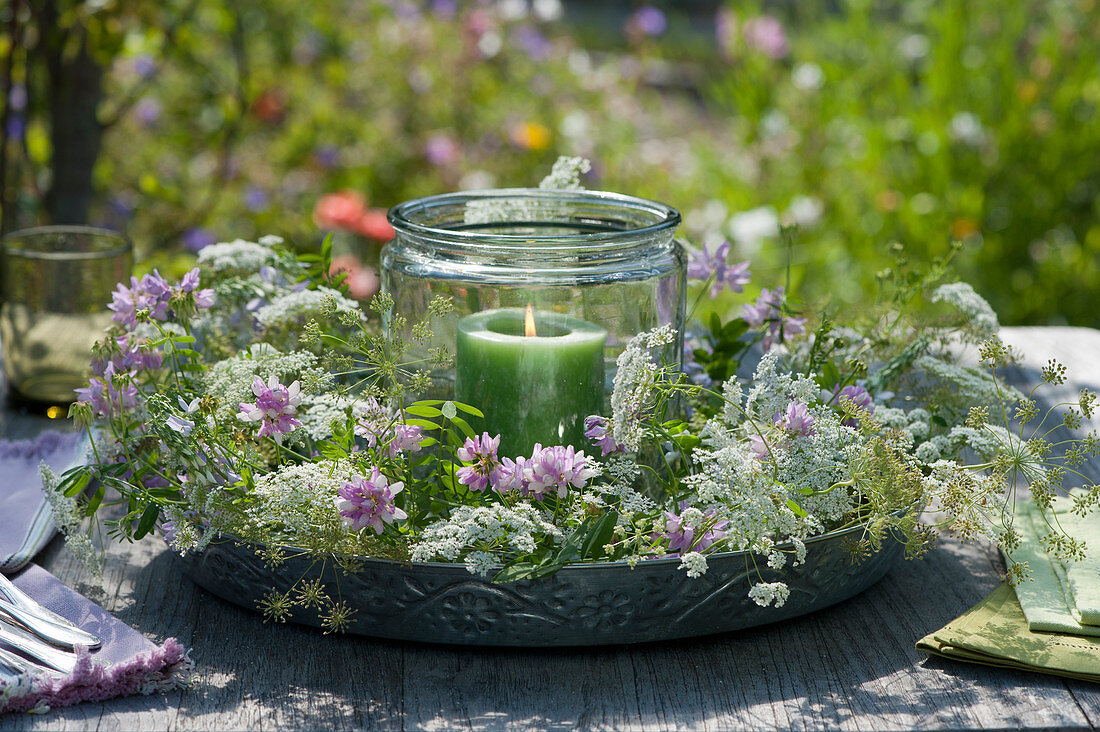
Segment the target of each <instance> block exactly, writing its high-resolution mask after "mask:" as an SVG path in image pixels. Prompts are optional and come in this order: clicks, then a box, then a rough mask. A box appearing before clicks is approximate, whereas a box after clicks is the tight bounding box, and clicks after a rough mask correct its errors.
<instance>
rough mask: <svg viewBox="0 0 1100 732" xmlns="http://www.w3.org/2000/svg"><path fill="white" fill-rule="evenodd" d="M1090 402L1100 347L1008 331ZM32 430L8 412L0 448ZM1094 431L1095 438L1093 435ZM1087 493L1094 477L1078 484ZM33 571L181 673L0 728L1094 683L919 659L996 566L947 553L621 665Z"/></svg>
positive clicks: (812, 723) (576, 709)
mask: <svg viewBox="0 0 1100 732" xmlns="http://www.w3.org/2000/svg"><path fill="white" fill-rule="evenodd" d="M1005 337H1006V340H1008V341H1009V342H1011V343H1013V344H1016V345H1018V346H1020V347H1021V348H1023V349H1025V350H1026V351H1027V352H1028V355H1029V356H1030V359H1029V361H1030V362H1031V363H1044V362H1045V361H1046V359H1047V358H1050V357H1057V358H1059V359H1061V360H1062V361H1063V362H1065V363H1066V364H1067V365H1069V366H1070V372H1071V377H1072V378H1073V379H1074V381H1073V383H1070V384H1068V385H1066V387H1064V389H1063V392H1064V393H1067V394H1070V395H1073V396H1076V392H1077V388H1079V386H1082V385H1087V386H1090V387H1091V388H1094V389H1097V390H1098V391H1100V366H1098V365H1097V364H1100V331H1094V330H1088V329H1071V328H1013V329H1006V333H1005ZM45 422H46V421H45V420H40V419H35V418H30V417H26V416H20V415H16V414H13V413H11V412H8V413H7V414H6V415H4V418H3V421H2V422H0V433H2V435H3V436H6V437H13V436H26V435H27V434H28V433H30V432H32V431H34V430H37V429H41V428H42V426H43V424H44V423H45ZM1094 426H1095V425H1094ZM1092 477H1093V479H1097V477H1098V476H1096V475H1093V476H1092ZM38 561H39V562H40V563H41V564H42V565H43V566H45V567H46V568H47V569H49V570H50V571H51V572H53V573H54V574H55V575H57V576H58V577H60V578H61V579H63V580H64V581H65V582H67V583H68V584H69V585H70V586H72V587H74V588H76V589H78V590H79V591H81V592H83V593H85V594H86V595H88V596H89V597H91V598H93V599H95V600H96V601H97V602H99V603H100V604H102V605H103V606H104V607H106V608H108V609H109V610H110V611H111V612H113V613H114V614H115V615H116V616H117V617H119V618H120V619H122V620H124V621H125V622H127V623H129V624H130V625H132V626H133V627H135V628H137V629H138V630H140V631H142V632H143V633H145V634H146V635H147V636H149V637H150V638H153V639H156V640H158V641H161V640H163V639H164V638H166V637H168V636H175V637H177V638H178V639H179V640H180V641H181V642H182V643H183V644H184V645H186V646H189V647H190V648H191V649H192V655H193V657H194V659H195V661H196V663H197V672H196V674H195V677H194V684H193V687H192V688H191V689H189V690H186V691H183V692H176V693H172V694H168V695H161V696H151V697H136V698H128V699H119V700H114V701H110V702H105V703H101V704H85V705H82V706H77V707H73V708H69V709H59V710H54V711H52V712H50V713H49V714H48V715H46V716H43V717H37V716H26V715H22V716H20V715H7V716H3V717H0V729H4V730H9V729H13V730H23V729H36V730H37V729H41V730H47V729H49V730H52V729H58V730H62V729H95V730H99V731H101V732H106V731H107V730H115V729H121V730H139V729H140V730H208V729H209V730H215V729H217V730H221V729H299V728H300V729H340V730H342V729H359V728H383V729H390V728H400V729H405V728H414V729H421V728H429V729H456V728H459V729H500V728H515V729H540V730H541V729H572V728H585V729H587V728H606V729H669V728H689V729H742V728H744V729H750V728H751V729H799V730H803V729H853V730H856V729H858V730H888V729H894V730H903V729H977V728H982V729H990V728H992V729H1017V728H1029V729H1034V728H1069V729H1095V728H1096V727H1098V726H1100V685H1093V684H1088V683H1085V682H1077V681H1068V680H1062V679H1059V678H1055V677H1050V676H1042V675H1038V674H1028V673H1022V672H1015V671H1005V670H1000V669H992V668H986V667H983V666H976V665H971V664H966V663H961V662H952V661H946V660H940V659H936V658H931V657H929V656H927V655H925V654H924V653H921V652H919V651H917V650H916V649H915V648H914V647H913V644H914V642H915V641H916V640H917V639H918V638H920V637H921V636H923V635H924V634H926V633H928V632H930V631H933V630H936V629H938V628H940V627H941V626H943V625H944V624H945V623H947V622H948V621H949V620H952V619H953V618H955V617H956V616H957V615H959V614H960V613H962V612H963V611H964V610H966V609H967V608H969V607H971V606H972V605H974V604H975V603H977V602H978V600H980V599H981V598H982V597H984V596H985V595H986V594H987V593H989V592H990V591H991V590H992V589H993V588H994V587H995V586H996V585H997V584H998V583H999V582H1000V575H1001V573H1002V572H1003V564H1002V562H1001V560H1000V559H999V558H998V556H997V555H996V553H995V552H994V551H993V550H992V549H990V548H989V547H988V546H983V545H962V544H959V543H957V542H954V541H950V540H947V541H945V542H943V544H942V545H941V546H940V547H938V548H937V549H935V550H933V551H932V552H931V553H930V554H929V556H927V557H926V558H924V559H922V560H919V561H916V562H905V563H902V564H900V565H899V566H898V567H897V568H896V569H895V570H893V571H892V572H891V573H890V574H889V575H888V576H887V577H886V579H884V580H883V581H882V582H880V583H879V584H877V585H876V586H874V587H872V588H871V589H870V590H867V591H866V592H864V593H863V594H862V595H859V596H858V597H856V598H854V599H852V600H850V601H848V602H845V603H842V604H840V605H837V606H835V607H832V608H829V609H826V610H823V611H820V612H817V613H814V614H812V615H809V616H806V617H804V618H802V619H799V620H796V621H790V622H785V623H780V624H775V625H770V626H765V627H761V628H757V629H752V630H747V631H742V632H738V633H730V634H725V635H717V636H711V637H707V638H698V639H693V640H684V641H677V642H669V643H659V644H650V645H642V646H633V647H609V648H572V649H561V650H538V649H532V650H496V649H480V650H478V649H469V648H451V647H438V646H431V645H416V644H409V643H394V642H387V641H376V640H369V639H365V638H358V637H346V636H327V635H322V634H321V633H320V632H318V631H314V630H310V629H305V628H300V627H296V626H273V625H270V624H267V625H265V624H264V623H263V621H262V620H261V618H260V617H259V616H258V615H256V614H254V613H251V612H249V611H247V610H243V609H241V608H238V607H236V606H234V605H230V604H228V603H226V602H224V601H222V600H219V599H217V598H215V597H213V596H212V595H210V594H208V593H207V592H205V591H203V590H200V589H197V588H196V587H195V586H193V585H192V584H191V583H190V581H189V580H187V579H186V578H184V577H182V576H181V575H180V573H179V571H178V568H177V566H176V563H175V560H174V559H173V557H172V555H171V553H170V552H168V551H167V550H166V549H165V548H164V547H163V546H162V545H159V544H158V543H156V542H152V541H146V542H143V543H140V544H137V545H132V546H125V547H121V548H119V547H115V548H113V549H112V550H111V552H110V554H109V557H108V560H107V566H106V572H105V582H104V584H103V585H102V586H99V585H96V584H94V583H93V582H92V581H91V579H90V577H89V575H88V574H87V573H86V572H85V571H84V570H83V569H82V568H81V567H79V566H78V565H77V564H76V563H75V562H74V561H73V558H72V557H71V555H70V554H69V552H68V551H67V550H66V549H65V548H64V546H63V545H62V543H61V542H60V541H55V542H54V543H52V544H51V545H50V546H49V547H48V548H47V550H46V551H45V552H44V553H43V554H42V555H41V556H40V557H39V559H38Z"/></svg>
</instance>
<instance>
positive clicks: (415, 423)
mask: <svg viewBox="0 0 1100 732" xmlns="http://www.w3.org/2000/svg"><path fill="white" fill-rule="evenodd" d="M403 421H404V423H405V424H407V425H409V426H410V427H420V428H421V429H426V430H437V429H439V423H438V422H432V421H431V420H430V419H416V418H415V417H414V418H412V419H405V420H403Z"/></svg>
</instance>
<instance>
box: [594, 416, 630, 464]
mask: <svg viewBox="0 0 1100 732" xmlns="http://www.w3.org/2000/svg"><path fill="white" fill-rule="evenodd" d="M610 426H611V423H610V422H608V421H607V418H606V417H600V416H599V415H596V414H593V415H591V416H589V417H585V418H584V427H585V430H584V436H585V437H587V438H588V439H589V440H591V441H592V444H593V445H595V446H596V447H598V448H600V457H607V456H608V455H610V454H612V453H623V452H626V448H625V447H623V446H622V445H620V444H619V443H617V442H615V438H614V437H612V436H611V430H609V429H608V427H610Z"/></svg>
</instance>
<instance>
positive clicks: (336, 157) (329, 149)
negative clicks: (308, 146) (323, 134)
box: [313, 144, 340, 168]
mask: <svg viewBox="0 0 1100 732" xmlns="http://www.w3.org/2000/svg"><path fill="white" fill-rule="evenodd" d="M313 159H314V160H316V161H317V164H318V165H320V166H321V167H322V168H335V167H336V166H337V165H339V164H340V148H338V147H336V146H335V145H328V144H325V145H318V146H317V147H316V148H314V150H313Z"/></svg>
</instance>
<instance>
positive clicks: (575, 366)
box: [381, 189, 685, 456]
mask: <svg viewBox="0 0 1100 732" xmlns="http://www.w3.org/2000/svg"><path fill="white" fill-rule="evenodd" d="M389 220H390V223H391V224H393V227H394V230H395V232H396V236H395V237H394V239H393V240H392V241H391V242H390V244H389V245H387V247H386V249H385V250H384V251H383V253H382V272H381V276H382V290H383V291H384V292H388V293H390V295H391V296H392V297H393V301H394V312H395V313H397V314H399V315H401V316H403V317H404V318H405V319H406V320H407V322H408V323H409V324H412V323H415V322H416V321H418V320H421V319H423V318H424V317H425V316H426V315H427V313H428V305H429V303H430V302H431V301H432V300H433V298H435V297H436V296H440V295H442V296H447V297H450V298H451V300H452V303H453V305H454V310H453V312H452V313H450V314H449V315H447V316H445V317H433V318H432V320H431V326H432V332H433V336H432V340H431V342H430V343H428V344H424V345H422V346H418V347H419V348H421V349H422V350H421V351H420V352H412V353H410V354H409V356H410V358H411V359H413V360H416V359H420V358H423V359H428V357H429V349H430V348H445V349H447V351H448V352H449V353H451V354H453V356H454V359H453V364H451V365H450V366H448V367H445V368H443V367H437V368H436V369H435V370H434V371H432V373H431V376H432V381H433V384H434V390H435V392H436V393H435V394H432V395H430V396H432V397H434V398H441V399H455V400H457V401H460V402H464V403H467V404H470V405H471V406H474V407H477V408H478V409H480V410H481V411H482V412H484V414H485V419H484V420H482V421H481V423H480V424H479V423H478V422H479V420H476V419H475V420H472V425H473V427H474V429H475V430H477V431H478V432H479V433H480V432H481V431H486V432H488V433H489V434H490V435H496V434H498V433H499V434H500V435H501V443H500V454H501V455H502V456H505V455H507V456H516V455H523V454H529V453H530V450H531V448H532V446H533V445H534V444H535V443H541V444H542V445H543V446H549V445H559V444H560V445H574V446H575V447H576V448H577V449H578V450H579V449H584V448H585V447H586V446H587V445H588V444H589V443H588V440H586V439H585V438H584V434H583V433H584V420H585V418H586V417H587V416H588V415H591V414H603V415H608V414H609V413H610V397H611V389H612V382H613V379H614V376H615V362H616V358H617V357H618V355H619V353H621V352H622V350H623V348H624V347H625V346H626V344H627V342H629V340H630V339H631V338H632V337H633V336H635V335H637V334H638V333H641V332H643V331H647V330H650V329H652V328H655V327H658V326H660V325H664V324H671V325H672V326H673V327H674V328H675V329H676V332H677V333H682V328H683V320H684V308H685V287H684V255H683V250H682V248H681V247H680V245H679V244H678V243H677V242H676V240H675V239H674V238H673V235H674V233H675V231H676V228H677V226H679V224H680V214H679V212H677V211H676V210H675V209H673V208H670V207H669V206H666V205H664V204H661V203H656V202H654V201H648V200H645V199H641V198H634V197H631V196H624V195H619V194H615V193H604V192H597V191H564V190H542V189H506V190H493V191H475V192H460V193H448V194H443V195H438V196H430V197H427V198H421V199H416V200H412V201H407V202H405V203H402V204H400V205H398V206H396V207H394V208H393V209H391V210H390V213H389ZM682 350H683V348H682V341H681V339H679V338H678V339H676V343H675V345H673V346H671V347H669V349H668V351H667V352H666V353H664V354H661V355H662V357H663V358H664V359H665V361H666V362H668V363H674V364H679V363H680V362H681V359H682V357H683V353H682ZM589 451H591V450H590V449H589Z"/></svg>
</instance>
